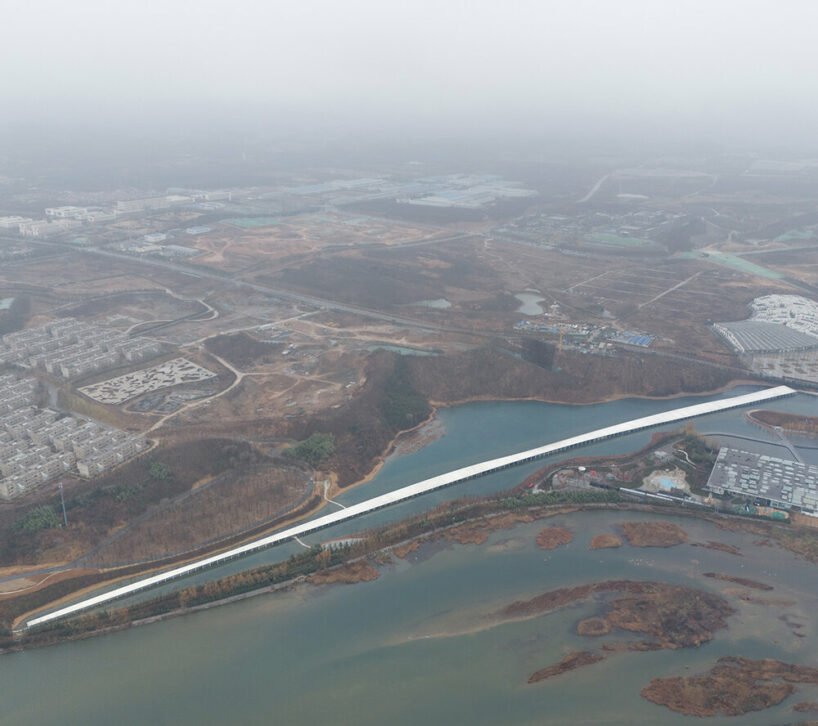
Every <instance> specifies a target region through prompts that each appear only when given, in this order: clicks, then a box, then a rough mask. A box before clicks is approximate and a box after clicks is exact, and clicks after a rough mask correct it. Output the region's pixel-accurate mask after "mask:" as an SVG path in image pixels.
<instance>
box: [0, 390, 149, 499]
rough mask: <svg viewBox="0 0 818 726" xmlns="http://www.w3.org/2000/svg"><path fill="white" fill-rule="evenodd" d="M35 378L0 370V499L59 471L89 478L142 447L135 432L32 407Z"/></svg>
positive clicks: (12, 496) (35, 398)
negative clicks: (1, 372) (129, 432)
mask: <svg viewBox="0 0 818 726" xmlns="http://www.w3.org/2000/svg"><path fill="white" fill-rule="evenodd" d="M37 395H38V391H37V382H36V381H35V380H34V379H31V378H17V377H15V376H12V375H0V499H13V498H14V497H17V496H19V495H21V494H24V493H25V492H27V491H30V490H32V489H34V488H36V487H38V486H41V485H42V484H46V483H48V482H50V481H53V480H54V479H56V478H57V477H59V476H61V475H63V474H79V475H80V476H83V477H94V476H98V475H99V474H102V473H104V472H105V471H107V470H109V469H111V468H113V467H114V466H117V465H118V464H121V463H122V462H124V461H126V460H127V459H130V458H131V457H133V456H136V455H137V454H139V453H140V452H141V451H143V450H144V449H145V448H146V446H147V442H146V440H145V439H144V438H142V437H141V436H135V435H132V434H128V433H126V432H124V431H120V430H118V429H113V428H110V427H107V426H103V425H102V424H99V423H97V422H95V421H87V420H83V419H78V418H74V417H73V416H62V415H61V414H59V413H57V412H56V411H52V410H50V409H47V408H38V407H37V406H36V402H37Z"/></svg>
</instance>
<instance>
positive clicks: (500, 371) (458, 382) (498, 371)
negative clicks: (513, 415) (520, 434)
mask: <svg viewBox="0 0 818 726" xmlns="http://www.w3.org/2000/svg"><path fill="white" fill-rule="evenodd" d="M555 362H556V366H555V367H554V368H553V369H552V370H547V369H545V368H542V367H540V366H537V365H535V364H533V363H528V362H526V361H524V360H521V359H519V358H516V357H512V356H510V355H507V354H504V353H503V352H501V351H499V350H497V349H495V348H491V347H486V348H479V349H476V350H473V351H469V352H467V353H461V354H458V355H447V356H434V357H424V358H421V357H420V356H415V357H413V359H412V360H411V361H410V367H411V370H412V380H413V383H414V385H415V387H416V388H417V390H419V391H420V392H421V393H423V394H425V395H426V396H428V397H429V398H430V399H431V400H433V401H442V402H447V403H452V402H456V401H468V400H474V399H496V398H508V399H514V398H533V399H543V398H546V399H548V400H550V401H559V402H565V403H591V402H596V401H600V400H604V399H609V398H617V397H622V396H633V395H643V396H665V395H671V394H674V393H681V392H690V393H693V392H700V391H712V390H715V389H717V388H721V387H722V386H724V385H725V384H727V383H728V382H729V380H730V375H729V373H727V372H725V371H722V370H719V369H717V368H711V367H707V366H702V365H698V364H696V363H686V362H685V363H680V362H679V361H677V360H672V361H671V360H668V359H663V358H660V357H658V356H644V357H643V356H637V355H631V354H626V353H623V354H620V355H617V356H616V357H604V356H596V355H582V354H579V353H574V352H571V351H564V352H562V353H559V354H558V355H557V357H556V361H555Z"/></svg>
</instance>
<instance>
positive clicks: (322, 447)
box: [284, 433, 335, 469]
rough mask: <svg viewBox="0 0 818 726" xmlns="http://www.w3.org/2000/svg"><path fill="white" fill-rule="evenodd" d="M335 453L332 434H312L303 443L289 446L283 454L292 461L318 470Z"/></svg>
mask: <svg viewBox="0 0 818 726" xmlns="http://www.w3.org/2000/svg"><path fill="white" fill-rule="evenodd" d="M334 453H335V437H334V436H333V435H332V434H320V433H315V434H312V435H311V436H310V437H309V438H306V439H304V441H299V442H298V443H297V444H296V445H295V446H291V447H290V448H289V449H287V450H286V451H285V452H284V454H285V456H289V457H291V458H293V459H298V460H299V461H304V462H306V463H307V464H309V465H310V466H311V467H313V468H314V469H315V468H318V467H319V466H320V465H321V464H322V463H324V461H326V460H327V459H328V458H329V457H330V456H332V455H333V454H334Z"/></svg>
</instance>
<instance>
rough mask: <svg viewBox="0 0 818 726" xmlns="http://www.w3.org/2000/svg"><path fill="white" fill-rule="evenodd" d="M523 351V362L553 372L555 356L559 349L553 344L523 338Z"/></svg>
mask: <svg viewBox="0 0 818 726" xmlns="http://www.w3.org/2000/svg"><path fill="white" fill-rule="evenodd" d="M522 349H523V360H525V361H528V362H529V363H533V364H534V365H535V366H539V367H540V368H545V369H546V370H551V369H552V368H553V367H554V356H555V355H556V350H557V349H556V346H555V345H554V344H553V343H547V342H546V341H544V340H537V339H536V338H523V341H522Z"/></svg>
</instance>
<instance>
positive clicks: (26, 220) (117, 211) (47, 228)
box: [0, 190, 232, 238]
mask: <svg viewBox="0 0 818 726" xmlns="http://www.w3.org/2000/svg"><path fill="white" fill-rule="evenodd" d="M230 199H232V192H229V191H225V190H216V191H199V190H193V191H188V192H186V193H185V194H166V195H164V196H161V197H146V198H143V199H127V200H123V201H118V202H116V203H115V205H114V206H113V207H109V208H103V207H78V206H75V205H72V204H70V205H63V206H59V207H46V209H45V219H33V218H31V217H22V216H19V215H14V216H4V217H0V229H3V230H11V231H14V232H17V233H18V234H19V235H21V236H23V237H38V238H44V237H53V236H55V235H59V234H63V233H64V232H70V231H71V230H74V229H78V228H80V227H82V226H83V225H85V224H95V223H99V222H113V221H115V220H116V219H117V217H119V216H120V215H123V214H133V213H137V212H149V211H153V210H163V209H171V208H173V207H178V206H183V205H187V204H196V203H208V202H215V201H219V200H227V201H229V200H230Z"/></svg>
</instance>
